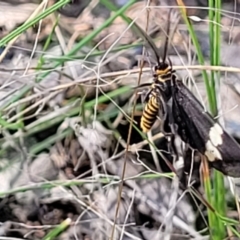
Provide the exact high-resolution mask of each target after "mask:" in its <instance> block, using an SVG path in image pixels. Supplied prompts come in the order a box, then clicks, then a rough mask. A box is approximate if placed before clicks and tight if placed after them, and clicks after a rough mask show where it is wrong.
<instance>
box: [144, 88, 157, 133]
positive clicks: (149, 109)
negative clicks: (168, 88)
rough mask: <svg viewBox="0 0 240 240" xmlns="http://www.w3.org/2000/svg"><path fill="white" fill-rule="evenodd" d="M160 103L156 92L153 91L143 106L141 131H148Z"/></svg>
mask: <svg viewBox="0 0 240 240" xmlns="http://www.w3.org/2000/svg"><path fill="white" fill-rule="evenodd" d="M159 108H160V104H159V99H158V96H157V93H156V92H155V91H153V92H152V93H151V95H150V97H149V99H148V102H147V104H146V105H145V107H144V110H143V115H142V117H141V122H140V127H141V129H142V131H143V132H145V133H146V132H148V131H149V130H150V129H151V127H152V126H153V124H154V122H155V121H156V119H157V116H158V112H159Z"/></svg>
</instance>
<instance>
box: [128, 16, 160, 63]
mask: <svg viewBox="0 0 240 240" xmlns="http://www.w3.org/2000/svg"><path fill="white" fill-rule="evenodd" d="M128 19H129V21H132V23H133V24H132V28H133V29H134V30H135V32H136V33H137V34H138V35H139V37H141V38H142V39H144V40H145V41H146V42H147V44H148V45H149V46H150V48H151V49H152V51H153V53H154V55H155V58H156V59H155V60H156V61H157V64H158V65H160V59H161V58H160V55H159V53H158V52H159V50H158V48H157V46H156V44H155V43H154V42H153V40H152V39H151V38H150V37H149V36H148V35H147V33H146V32H145V31H144V30H143V29H142V28H141V27H140V26H138V24H137V23H135V22H133V20H132V19H131V18H129V17H128Z"/></svg>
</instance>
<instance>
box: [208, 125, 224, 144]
mask: <svg viewBox="0 0 240 240" xmlns="http://www.w3.org/2000/svg"><path fill="white" fill-rule="evenodd" d="M222 134H223V129H222V128H221V126H220V125H219V124H218V123H215V124H214V126H213V127H211V128H210V131H209V139H210V141H211V142H212V144H213V146H215V147H216V146H218V145H221V144H222V143H223V141H222Z"/></svg>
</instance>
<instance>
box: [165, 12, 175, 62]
mask: <svg viewBox="0 0 240 240" xmlns="http://www.w3.org/2000/svg"><path fill="white" fill-rule="evenodd" d="M173 10H174V9H173V8H171V9H170V10H169V13H168V20H167V21H168V23H167V29H166V32H165V34H166V40H165V44H164V50H163V58H162V59H163V62H165V61H166V58H167V54H168V47H169V42H170V40H172V38H173V35H174V33H175V30H176V28H177V25H178V22H179V16H177V17H176V22H175V24H174V26H173V30H172V31H171V33H170V25H171V21H170V17H171V13H172V11H173Z"/></svg>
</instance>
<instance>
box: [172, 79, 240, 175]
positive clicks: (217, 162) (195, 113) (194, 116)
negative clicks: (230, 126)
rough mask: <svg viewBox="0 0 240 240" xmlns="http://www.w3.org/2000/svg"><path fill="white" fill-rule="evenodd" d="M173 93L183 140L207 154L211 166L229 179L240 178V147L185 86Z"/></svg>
mask: <svg viewBox="0 0 240 240" xmlns="http://www.w3.org/2000/svg"><path fill="white" fill-rule="evenodd" d="M172 91H173V92H172V98H173V103H172V104H173V105H172V114H173V118H174V123H175V124H176V125H177V132H178V134H179V135H180V137H181V138H182V140H183V141H184V142H186V143H188V144H189V145H190V146H191V147H192V148H194V149H197V150H198V151H199V152H201V153H202V154H204V155H205V156H206V157H207V159H208V160H209V162H210V166H212V167H214V168H216V169H217V170H219V171H221V172H222V173H224V174H226V175H228V176H232V177H240V147H239V145H238V143H237V142H236V141H235V140H234V139H233V138H232V137H231V136H230V135H229V134H228V133H227V132H226V131H224V129H223V128H222V127H221V125H220V124H218V123H217V122H215V121H214V119H213V118H212V116H211V115H210V114H209V113H208V112H205V111H204V108H203V106H202V104H201V103H200V102H199V101H198V99H197V98H196V97H195V96H194V95H193V94H192V92H191V91H190V90H189V89H188V88H187V87H186V86H185V85H184V84H183V83H182V82H180V81H177V82H176V84H175V86H173V89H172Z"/></svg>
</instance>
